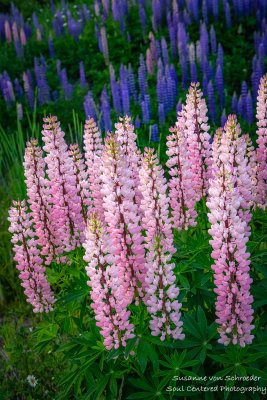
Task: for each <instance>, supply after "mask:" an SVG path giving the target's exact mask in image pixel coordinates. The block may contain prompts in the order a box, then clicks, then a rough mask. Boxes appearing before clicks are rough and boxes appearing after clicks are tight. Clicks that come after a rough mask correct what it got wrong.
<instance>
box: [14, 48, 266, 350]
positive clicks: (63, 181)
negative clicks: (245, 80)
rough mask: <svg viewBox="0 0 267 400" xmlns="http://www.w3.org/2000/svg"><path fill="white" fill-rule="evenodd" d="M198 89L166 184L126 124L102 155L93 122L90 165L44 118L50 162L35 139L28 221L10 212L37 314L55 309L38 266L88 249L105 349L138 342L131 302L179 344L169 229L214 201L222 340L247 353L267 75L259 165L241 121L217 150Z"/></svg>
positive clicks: (19, 211)
mask: <svg viewBox="0 0 267 400" xmlns="http://www.w3.org/2000/svg"><path fill="white" fill-rule="evenodd" d="M151 49H152V48H151ZM198 87H199V84H198V83H197V84H191V87H190V88H189V93H188V95H187V100H186V104H185V106H183V108H182V111H181V112H180V113H179V114H178V119H177V122H176V124H175V127H174V128H171V129H170V133H171V135H169V136H168V138H167V140H168V141H167V146H168V150H167V155H168V156H169V159H168V161H167V163H166V165H167V167H168V168H170V175H171V180H170V182H169V183H168V184H167V181H166V179H165V178H164V171H163V169H162V167H161V166H160V165H159V162H158V159H157V157H156V154H154V152H153V150H151V149H147V148H146V149H145V151H144V154H143V155H141V152H140V150H138V148H137V145H136V134H135V133H134V127H133V125H132V124H131V118H130V117H128V116H125V117H124V118H120V120H119V122H118V123H117V124H115V133H114V134H113V133H108V135H107V137H106V139H105V145H104V146H103V144H102V139H101V134H100V132H99V130H98V128H97V126H96V123H95V122H94V120H93V119H92V118H89V119H88V120H87V121H86V123H85V129H84V153H85V160H83V157H82V154H81V153H80V151H79V148H78V145H71V146H70V147H69V150H68V147H67V144H66V142H65V140H64V132H62V130H61V128H60V123H59V122H57V118H56V117H48V118H45V119H44V122H45V125H44V126H43V128H44V129H43V131H42V133H43V141H44V143H45V145H44V147H43V150H44V151H45V153H46V155H45V157H44V158H43V156H42V150H41V149H40V148H39V147H38V145H37V141H36V140H31V141H30V142H29V143H27V148H26V152H25V161H24V169H25V177H26V185H27V195H28V204H29V209H30V210H29V211H28V212H26V210H27V207H26V206H25V202H22V203H20V202H18V203H14V206H12V207H11V209H10V211H9V213H10V217H9V221H10V222H11V227H10V231H11V232H12V234H13V238H12V242H13V243H14V251H15V253H16V255H15V260H16V261H17V263H18V266H17V268H18V269H19V270H20V278H21V279H22V281H23V283H22V286H23V287H24V288H25V294H26V296H27V297H28V299H27V301H28V302H30V303H31V304H32V305H33V307H34V311H35V312H39V311H40V312H42V311H46V312H48V311H49V310H52V304H53V303H54V301H55V300H54V297H53V294H52V292H51V289H50V285H49V283H48V282H47V279H46V276H45V268H44V267H43V266H42V265H43V264H45V265H49V264H50V263H51V262H52V261H56V262H58V263H59V262H63V261H65V260H66V254H65V252H67V251H70V250H73V249H74V248H75V247H76V246H80V245H81V243H83V246H84V248H85V250H86V254H85V256H84V260H85V261H86V262H87V263H88V266H87V267H86V271H87V275H88V277H89V280H88V285H89V286H90V287H91V298H92V301H93V304H92V308H93V309H94V311H95V315H96V320H97V326H99V327H100V328H101V334H102V336H103V337H104V345H105V346H106V348H107V349H111V348H113V347H115V348H118V347H119V346H120V345H122V346H126V340H127V339H129V338H132V337H133V336H134V333H133V325H132V324H131V322H130V321H131V313H130V310H129V306H130V305H131V304H132V302H133V301H134V302H135V304H136V305H138V304H140V302H141V301H143V302H144V304H145V305H146V306H147V309H148V311H149V313H150V314H151V320H150V329H151V331H152V335H160V339H161V340H164V339H165V337H166V335H170V336H171V337H173V338H174V339H183V338H184V334H183V333H182V322H181V320H180V317H181V313H180V308H181V304H180V303H179V302H178V295H179V289H178V287H177V286H176V284H175V281H176V277H175V275H174V271H173V270H174V263H172V262H171V259H172V255H173V254H174V253H175V251H176V250H175V248H174V246H173V233H172V228H173V227H174V228H176V229H178V230H181V229H183V228H184V229H188V227H189V226H195V225H196V217H197V212H196V210H195V206H196V202H197V201H199V200H200V199H201V198H203V199H204V198H205V196H206V195H208V196H207V198H208V201H207V206H208V207H209V209H210V213H209V214H208V218H209V221H210V223H211V228H210V230H209V233H210V234H211V236H212V239H211V241H210V243H211V245H212V247H213V252H212V257H213V258H214V260H215V261H214V265H213V266H212V268H213V270H214V271H215V274H214V276H215V284H216V289H215V292H216V293H217V295H218V297H217V302H216V315H217V317H218V318H217V320H216V321H217V323H218V324H219V325H220V327H219V332H220V335H221V338H220V340H219V341H220V342H221V343H223V344H225V345H228V344H229V343H230V341H232V342H233V344H237V343H239V344H240V345H241V346H245V344H248V343H251V341H252V339H253V336H252V335H251V330H252V329H253V328H254V326H253V325H252V321H253V317H252V314H253V310H252V308H251V303H252V300H253V299H252V297H251V296H250V293H249V290H250V284H251V282H252V280H251V278H250V277H249V264H250V261H249V253H247V251H246V243H247V241H248V238H249V236H250V227H249V225H248V224H249V222H250V220H251V217H252V215H251V213H250V207H251V205H255V204H256V205H258V206H259V207H265V206H266V132H267V124H266V121H267V118H266V116H267V115H266V114H267V106H266V99H267V75H266V76H265V77H263V78H262V80H261V85H260V89H259V96H258V104H257V119H258V131H257V134H258V139H257V143H258V149H257V154H256V155H255V152H254V148H253V146H252V142H251V140H250V138H249V136H248V135H243V136H241V130H240V126H239V124H238V123H237V118H236V116H234V115H230V116H229V117H228V120H227V123H226V124H225V126H224V128H219V129H218V130H217V131H216V135H215V137H214V141H213V145H212V147H211V145H210V135H209V133H208V131H209V125H208V119H207V106H206V103H205V100H204V99H203V97H202V96H203V94H202V92H201V90H200V89H199V88H198ZM211 164H212V165H211ZM168 187H169V189H170V191H169V196H168V195H167V188H168ZM169 206H171V210H172V216H171V217H170V216H169Z"/></svg>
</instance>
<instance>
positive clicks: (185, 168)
mask: <svg viewBox="0 0 267 400" xmlns="http://www.w3.org/2000/svg"><path fill="white" fill-rule="evenodd" d="M169 131H170V132H171V135H170V136H167V147H168V150H167V155H168V156H169V159H168V161H167V162H166V166H167V167H168V168H170V171H169V173H170V175H171V179H170V182H169V184H168V185H169V187H170V192H169V196H170V205H171V208H172V216H173V218H172V222H173V227H174V228H176V229H178V230H181V229H183V228H184V229H186V230H187V229H188V226H189V225H191V226H196V217H197V212H196V211H195V206H196V200H195V193H194V188H193V187H192V176H193V174H192V165H191V162H190V160H189V158H188V153H187V143H186V138H185V136H184V132H183V130H182V129H181V128H180V127H179V125H178V122H176V124H175V127H174V128H170V129H169Z"/></svg>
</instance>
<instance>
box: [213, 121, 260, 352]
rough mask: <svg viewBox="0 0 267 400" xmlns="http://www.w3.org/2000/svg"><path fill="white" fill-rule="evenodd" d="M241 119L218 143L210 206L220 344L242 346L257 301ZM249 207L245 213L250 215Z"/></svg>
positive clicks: (248, 338)
mask: <svg viewBox="0 0 267 400" xmlns="http://www.w3.org/2000/svg"><path fill="white" fill-rule="evenodd" d="M238 133H239V126H238V125H237V123H236V118H235V116H229V118H228V121H227V123H226V125H225V128H224V131H223V130H222V129H218V130H217V132H216V135H215V138H214V142H213V176H212V179H211V180H210V188H209V199H208V202H207V206H208V207H209V209H210V213H209V214H208V218H209V221H210V223H211V228H210V229H209V233H210V235H211V236H212V240H210V244H211V245H212V247H213V251H212V253H211V256H212V257H213V259H214V260H215V264H214V265H212V269H213V270H214V271H215V273H214V278H215V281H214V283H215V285H216V288H215V289H214V290H215V293H217V295H218V297H217V302H216V315H217V317H218V318H217V320H216V322H217V323H218V324H219V325H220V326H219V328H218V332H219V333H220V336H221V337H220V339H219V342H220V343H223V344H224V345H228V344H229V343H230V342H231V341H232V342H233V344H237V343H239V344H240V345H241V346H242V347H244V346H245V345H246V344H250V343H251V342H252V339H253V337H254V336H253V335H251V330H252V329H253V328H254V325H252V321H253V316H252V314H253V309H252V308H251V303H252V301H253V298H252V296H251V295H250V293H249V289H250V284H251V282H252V279H251V278H250V277H249V264H250V261H249V259H248V258H249V253H247V251H246V243H247V241H248V236H249V234H250V232H249V227H248V225H247V222H248V220H249V217H248V214H247V213H246V212H245V211H247V208H248V207H246V202H247V201H249V196H248V193H247V192H246V191H245V187H246V186H247V188H249V187H250V184H249V180H250V176H249V174H248V172H247V171H246V168H248V163H247V159H246V157H245V149H246V146H245V141H244V139H243V138H240V137H238ZM244 208H245V211H244Z"/></svg>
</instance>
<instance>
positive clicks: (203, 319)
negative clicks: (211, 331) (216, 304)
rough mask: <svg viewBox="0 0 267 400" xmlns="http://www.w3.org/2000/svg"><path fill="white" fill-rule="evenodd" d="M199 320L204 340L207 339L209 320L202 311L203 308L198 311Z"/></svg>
mask: <svg viewBox="0 0 267 400" xmlns="http://www.w3.org/2000/svg"><path fill="white" fill-rule="evenodd" d="M197 319H198V323H199V326H200V330H201V332H202V334H203V338H206V337H207V319H206V315H205V313H204V311H203V309H202V307H200V306H199V307H198V310H197Z"/></svg>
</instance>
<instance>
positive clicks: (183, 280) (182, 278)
mask: <svg viewBox="0 0 267 400" xmlns="http://www.w3.org/2000/svg"><path fill="white" fill-rule="evenodd" d="M179 280H180V282H181V284H182V287H184V288H185V289H187V290H189V289H190V285H189V282H188V279H187V278H186V277H185V276H183V275H179Z"/></svg>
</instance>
